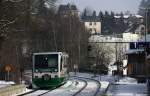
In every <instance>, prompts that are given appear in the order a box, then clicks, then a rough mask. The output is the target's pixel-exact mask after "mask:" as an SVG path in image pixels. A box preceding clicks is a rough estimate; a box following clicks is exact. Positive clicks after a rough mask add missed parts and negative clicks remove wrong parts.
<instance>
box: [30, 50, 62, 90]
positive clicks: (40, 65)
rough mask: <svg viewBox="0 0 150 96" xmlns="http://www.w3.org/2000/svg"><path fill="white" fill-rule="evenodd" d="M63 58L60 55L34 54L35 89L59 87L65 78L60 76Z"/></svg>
mask: <svg viewBox="0 0 150 96" xmlns="http://www.w3.org/2000/svg"><path fill="white" fill-rule="evenodd" d="M60 59H61V56H60V54H59V53H34V54H33V70H32V71H33V72H32V87H33V88H49V89H51V88H55V87H57V86H59V85H60V84H61V83H62V82H63V80H64V77H61V76H60V66H61V65H60V63H61V60H60Z"/></svg>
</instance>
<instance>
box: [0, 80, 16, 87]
mask: <svg viewBox="0 0 150 96" xmlns="http://www.w3.org/2000/svg"><path fill="white" fill-rule="evenodd" d="M12 84H15V83H14V82H13V81H0V88H3V87H6V86H11V85H12Z"/></svg>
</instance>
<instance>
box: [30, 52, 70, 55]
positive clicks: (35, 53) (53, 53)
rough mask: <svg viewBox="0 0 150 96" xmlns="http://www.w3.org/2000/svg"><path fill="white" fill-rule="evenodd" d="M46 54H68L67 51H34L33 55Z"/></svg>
mask: <svg viewBox="0 0 150 96" xmlns="http://www.w3.org/2000/svg"><path fill="white" fill-rule="evenodd" d="M44 54H62V55H68V54H67V53H66V52H38V53H33V55H44Z"/></svg>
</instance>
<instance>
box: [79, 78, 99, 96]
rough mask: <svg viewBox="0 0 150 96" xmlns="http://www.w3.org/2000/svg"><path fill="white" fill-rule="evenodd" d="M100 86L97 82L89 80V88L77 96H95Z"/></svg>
mask: <svg viewBox="0 0 150 96" xmlns="http://www.w3.org/2000/svg"><path fill="white" fill-rule="evenodd" d="M97 88H98V85H97V83H96V82H95V81H91V80H88V82H87V86H86V88H85V89H84V90H82V91H81V92H80V93H79V94H78V95H77V96H94V94H95V92H96V90H97Z"/></svg>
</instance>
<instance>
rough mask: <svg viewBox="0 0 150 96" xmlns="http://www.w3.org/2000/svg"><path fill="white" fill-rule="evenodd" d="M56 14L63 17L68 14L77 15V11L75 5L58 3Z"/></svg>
mask: <svg viewBox="0 0 150 96" xmlns="http://www.w3.org/2000/svg"><path fill="white" fill-rule="evenodd" d="M58 15H60V16H63V17H68V16H76V17H78V16H79V11H78V9H77V7H76V5H71V4H67V5H60V6H59V8H58Z"/></svg>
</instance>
